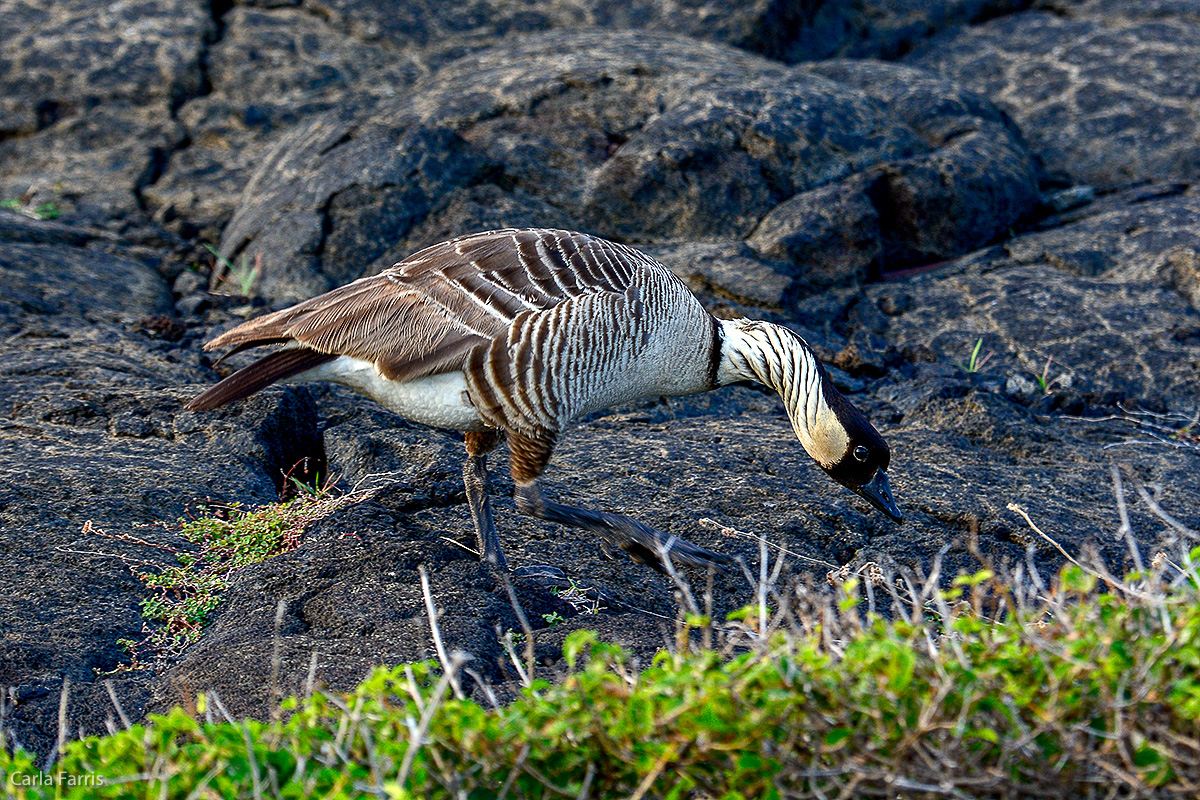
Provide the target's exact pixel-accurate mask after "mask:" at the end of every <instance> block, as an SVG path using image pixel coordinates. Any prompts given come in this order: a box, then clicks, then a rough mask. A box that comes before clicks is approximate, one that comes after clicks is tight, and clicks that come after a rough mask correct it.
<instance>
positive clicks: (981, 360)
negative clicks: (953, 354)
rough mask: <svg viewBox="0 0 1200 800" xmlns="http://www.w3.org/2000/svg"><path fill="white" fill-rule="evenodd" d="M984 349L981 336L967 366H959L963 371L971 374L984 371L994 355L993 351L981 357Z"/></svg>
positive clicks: (976, 341)
mask: <svg viewBox="0 0 1200 800" xmlns="http://www.w3.org/2000/svg"><path fill="white" fill-rule="evenodd" d="M982 349H983V337H982V336H980V337H979V338H978V339H976V340H975V347H974V348H973V349H972V350H971V357H970V358H969V359H967V363H966V364H959V368H960V369H962V370H963V371H964V372H967V373H971V374H973V373H976V372H978V371H979V370H981V369H983V365H984V364H986V363H987V362H988V361H990V360H991V358H992V355H993V353H992V352H991V351H988V352H986V353H983V354H982V355H980V351H981V350H982Z"/></svg>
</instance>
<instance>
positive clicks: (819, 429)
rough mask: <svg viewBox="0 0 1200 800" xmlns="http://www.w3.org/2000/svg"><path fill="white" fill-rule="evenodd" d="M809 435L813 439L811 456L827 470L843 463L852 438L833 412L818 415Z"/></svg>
mask: <svg viewBox="0 0 1200 800" xmlns="http://www.w3.org/2000/svg"><path fill="white" fill-rule="evenodd" d="M808 433H809V436H810V437H811V439H812V450H811V451H809V455H811V456H812V457H813V459H815V460H816V462H817V463H818V464H820V465H821V466H822V467H825V468H826V469H828V468H829V467H832V466H833V465H834V464H836V463H838V462H839V461H841V460H842V457H843V456H845V455H846V450H848V449H849V447H850V437H849V436H848V435H847V434H846V429H845V428H844V427H843V426H842V423H841V422H840V421H838V418H837V417H836V416H834V414H833V412H825V413H822V414H820V415H818V416H817V420H816V424H815V425H813V426H812V427H811V428H810V429H809V432H808Z"/></svg>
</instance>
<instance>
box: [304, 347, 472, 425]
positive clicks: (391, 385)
mask: <svg viewBox="0 0 1200 800" xmlns="http://www.w3.org/2000/svg"><path fill="white" fill-rule="evenodd" d="M306 381H331V382H333V383H340V384H341V385H343V386H347V387H349V388H351V389H354V390H355V391H356V392H360V393H362V394H365V395H366V396H367V397H369V398H371V399H372V400H374V401H375V402H377V403H379V405H381V406H383V407H384V408H386V409H388V410H389V411H393V412H395V413H397V414H399V415H400V416H402V417H404V418H405V419H409V420H412V421H413V422H419V423H421V424H422V425H429V426H431V427H434V428H450V429H452V430H459V431H478V430H483V429H484V428H485V427H486V426H485V425H484V424H483V420H482V419H480V417H479V413H478V412H477V411H476V410H475V406H474V405H472V404H471V401H470V399H469V397H468V396H467V380H466V376H464V375H463V374H462V373H461V372H446V373H443V374H441V375H430V376H429V377H428V378H418V379H417V380H412V381H405V382H404V383H397V382H396V381H389V380H387V379H386V378H384V377H383V376H382V375H380V374H379V372H378V371H377V370H376V369H375V365H374V364H372V363H371V362H370V361H364V360H362V359H360V358H351V357H350V356H338V357H337V358H335V359H334V360H333V361H326V362H325V363H324V364H321V365H320V366H317V367H313V368H312V369H309V370H305V371H304V372H301V373H299V374H297V375H295V376H293V377H292V378H291V379H290V380H289V381H288V382H289V383H292V382H296V383H300V382H306Z"/></svg>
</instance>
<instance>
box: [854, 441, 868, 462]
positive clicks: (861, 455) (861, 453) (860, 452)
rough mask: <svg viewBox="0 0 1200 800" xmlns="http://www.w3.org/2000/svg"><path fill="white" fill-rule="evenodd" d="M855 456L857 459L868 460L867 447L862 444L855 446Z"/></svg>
mask: <svg viewBox="0 0 1200 800" xmlns="http://www.w3.org/2000/svg"><path fill="white" fill-rule="evenodd" d="M854 457H855V459H857V460H859V461H866V460H867V448H865V447H863V446H862V445H861V444H860V445H859V446H858V447H856V448H854Z"/></svg>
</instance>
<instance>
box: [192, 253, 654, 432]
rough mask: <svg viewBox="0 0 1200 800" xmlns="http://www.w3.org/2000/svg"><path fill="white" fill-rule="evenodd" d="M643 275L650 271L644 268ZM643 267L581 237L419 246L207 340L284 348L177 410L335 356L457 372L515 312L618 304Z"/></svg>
mask: <svg viewBox="0 0 1200 800" xmlns="http://www.w3.org/2000/svg"><path fill="white" fill-rule="evenodd" d="M650 263H651V264H653V262H650ZM645 265H646V259H645V257H644V256H641V254H639V253H637V252H636V251H632V250H629V249H628V248H625V247H622V246H621V245H613V244H610V243H608V242H603V241H601V240H597V239H593V238H591V237H589V236H584V235H581V234H568V233H565V232H562V231H549V230H508V231H493V232H490V233H485V234H473V235H470V236H464V237H460V238H459V239H454V240H451V241H449V242H443V243H441V244H437V245H434V246H432V247H428V248H426V249H425V250H422V251H420V252H418V253H415V254H413V255H412V256H410V257H409V258H407V259H405V260H404V261H401V262H400V263H399V264H397V265H396V266H394V267H392V268H391V269H389V270H385V271H384V272H382V273H380V274H379V275H374V276H371V277H367V278H362V279H360V280H357V281H355V282H353V283H350V284H347V285H346V286H342V287H340V288H337V289H334V290H333V291H331V292H327V293H325V294H323V295H321V296H319V297H314V298H312V299H310V300H306V301H304V302H302V303H299V304H297V305H295V306H292V307H291V308H287V309H284V310H282V311H277V312H274V313H272V314H267V315H265V316H262V317H259V318H258V319H254V320H249V321H247V322H245V323H243V324H241V325H239V326H237V327H235V328H233V329H232V330H229V331H226V332H225V333H223V334H221V335H220V336H218V337H216V338H215V339H213V340H212V341H211V342H209V343H208V344H207V345H205V349H206V350H214V349H219V348H225V347H232V348H233V350H232V351H231V352H230V353H228V354H226V357H227V356H228V355H232V353H236V352H240V351H242V350H245V349H247V348H251V347H257V346H260V345H266V344H275V343H286V342H294V343H296V344H298V345H300V346H299V347H292V348H288V349H284V350H281V351H278V352H276V353H272V354H271V355H268V356H266V357H264V358H263V359H261V360H259V361H257V362H255V363H254V364H252V365H250V366H249V367H246V368H244V369H242V370H239V371H238V372H237V373H235V374H234V375H231V376H230V377H228V378H226V379H225V380H223V381H221V382H220V383H219V384H217V385H216V386H214V387H212V388H211V389H209V390H208V391H207V392H205V393H204V394H202V395H200V396H199V397H197V398H196V399H195V400H193V401H192V403H190V404H189V405H188V408H192V409H200V408H213V407H215V406H217V405H221V404H223V403H227V402H232V401H233V400H237V399H240V398H242V397H246V396H248V395H250V394H253V393H254V392H256V391H258V390H259V389H262V388H263V387H265V386H267V385H269V384H271V383H274V382H275V381H279V380H283V379H285V378H287V377H290V376H292V375H295V374H297V373H299V372H302V371H304V370H306V369H309V368H311V367H313V366H316V365H317V364H320V363H323V362H324V361H330V360H332V359H333V358H336V357H337V356H339V355H347V356H351V357H354V358H361V359H363V360H366V361H371V362H373V363H375V364H376V365H377V367H378V368H379V370H380V372H381V373H382V374H383V375H384V376H386V377H387V378H389V379H391V380H396V381H405V380H413V379H416V378H421V377H425V376H428V375H434V374H438V373H442V372H449V371H453V370H456V369H462V368H463V367H464V366H465V364H466V362H467V360H468V358H469V356H470V354H471V352H473V351H475V350H476V349H477V348H480V347H482V346H487V345H490V344H491V343H492V342H493V341H495V340H496V339H497V338H498V337H501V336H504V335H506V334H508V333H510V332H511V326H512V325H513V323H514V321H515V320H516V319H517V318H518V317H519V316H520V315H521V314H522V313H525V312H530V311H540V310H544V309H548V308H552V307H554V306H557V305H558V304H559V303H560V302H562V301H563V300H565V299H567V298H569V297H578V296H581V295H587V294H593V293H596V292H602V293H607V292H612V293H623V292H624V291H625V290H626V289H628V288H629V286H630V285H631V283H632V281H633V280H634V273H635V271H636V270H637V269H638V267H639V266H645Z"/></svg>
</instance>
